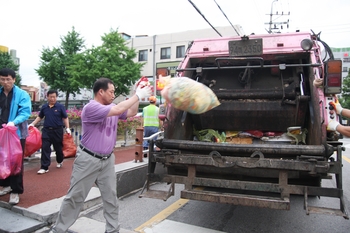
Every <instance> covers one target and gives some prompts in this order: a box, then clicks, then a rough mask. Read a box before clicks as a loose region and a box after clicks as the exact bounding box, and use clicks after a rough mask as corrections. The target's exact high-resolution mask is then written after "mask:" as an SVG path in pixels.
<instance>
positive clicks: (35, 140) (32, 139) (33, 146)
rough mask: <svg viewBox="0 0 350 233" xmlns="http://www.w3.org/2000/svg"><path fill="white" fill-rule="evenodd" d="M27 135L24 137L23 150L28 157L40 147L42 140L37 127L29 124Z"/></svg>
mask: <svg viewBox="0 0 350 233" xmlns="http://www.w3.org/2000/svg"><path fill="white" fill-rule="evenodd" d="M28 133H29V135H28V137H27V138H26V146H25V150H24V156H25V157H28V156H31V155H32V154H34V153H35V152H36V151H38V150H39V149H40V148H41V145H42V140H41V133H40V131H39V129H38V128H36V127H33V126H30V127H29V128H28Z"/></svg>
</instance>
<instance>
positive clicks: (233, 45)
mask: <svg viewBox="0 0 350 233" xmlns="http://www.w3.org/2000/svg"><path fill="white" fill-rule="evenodd" d="M228 48H229V53H230V56H257V55H261V54H262V52H263V44H262V39H249V40H235V41H229V42H228Z"/></svg>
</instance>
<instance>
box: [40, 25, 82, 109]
mask: <svg viewBox="0 0 350 233" xmlns="http://www.w3.org/2000/svg"><path fill="white" fill-rule="evenodd" d="M84 43H85V41H84V40H83V39H82V38H81V37H80V34H79V33H77V32H76V31H75V29H74V27H73V28H72V31H71V32H68V34H67V35H66V36H65V37H63V38H62V37H61V44H60V46H59V47H57V48H56V47H53V48H52V49H50V48H43V50H42V54H41V57H40V67H39V69H36V70H35V71H36V72H37V73H38V75H39V76H40V79H42V80H44V82H46V83H47V84H48V85H49V86H50V87H51V88H52V89H56V90H58V91H63V92H65V93H66V103H65V106H66V108H67V107H68V98H69V94H70V93H73V95H74V94H75V93H79V89H80V87H81V84H80V83H78V82H71V77H70V74H69V73H68V71H67V70H68V67H69V66H71V65H73V64H74V58H75V56H77V54H78V52H79V51H81V50H82V49H83V48H84V47H85V46H84Z"/></svg>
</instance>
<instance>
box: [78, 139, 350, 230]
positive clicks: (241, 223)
mask: <svg viewBox="0 0 350 233" xmlns="http://www.w3.org/2000/svg"><path fill="white" fill-rule="evenodd" d="M342 141H343V143H344V147H345V148H346V151H345V152H343V165H344V166H343V185H344V199H345V204H346V206H347V207H346V208H347V210H348V213H349V210H350V185H349V184H350V139H349V138H345V139H343V140H342ZM324 184H325V185H327V186H328V185H330V186H333V185H334V180H327V181H325V183H324ZM155 186H156V187H154V189H163V190H164V189H166V185H165V184H157V185H155ZM182 187H183V186H182V185H177V186H176V188H175V196H173V197H171V198H169V199H168V200H167V201H162V200H157V199H148V198H139V197H138V196H139V194H140V191H138V192H135V193H134V194H132V195H130V196H128V197H125V198H123V199H121V200H120V201H119V204H120V211H119V212H120V223H121V225H122V228H124V229H129V230H135V231H136V232H144V231H142V229H144V228H147V226H152V225H156V224H159V222H161V221H162V220H164V219H167V220H171V221H175V222H181V223H186V224H189V225H192V226H193V225H194V226H200V227H203V228H207V229H213V230H217V231H220V232H228V233H236V232H242V233H243V232H244V233H245V232H249V233H251V232H268V233H277V232H278V233H291V232H298V233H309V232H318V233H323V232H327V233H328V232H336V233H348V232H349V231H350V230H349V228H350V220H346V219H344V218H342V217H337V216H330V215H320V214H317V215H316V214H311V215H306V213H305V210H304V208H303V206H304V198H303V197H302V196H291V209H290V210H289V211H284V210H271V209H263V208H254V207H246V206H234V205H228V204H217V203H209V202H201V201H193V200H183V199H180V198H179V196H180V195H179V194H180V190H181V189H182ZM308 202H309V205H315V206H326V207H332V206H333V207H334V205H336V206H339V200H338V199H332V198H326V197H321V199H318V198H317V197H311V198H310V197H309V199H308ZM85 214H87V215H88V216H89V217H92V218H94V219H96V220H100V221H104V218H103V213H102V207H99V208H96V209H95V210H93V211H91V212H89V213H85ZM147 232H148V231H147ZM150 232H151V231H150ZM174 232H177V231H174ZM191 232H192V231H191ZM184 233H187V232H184Z"/></svg>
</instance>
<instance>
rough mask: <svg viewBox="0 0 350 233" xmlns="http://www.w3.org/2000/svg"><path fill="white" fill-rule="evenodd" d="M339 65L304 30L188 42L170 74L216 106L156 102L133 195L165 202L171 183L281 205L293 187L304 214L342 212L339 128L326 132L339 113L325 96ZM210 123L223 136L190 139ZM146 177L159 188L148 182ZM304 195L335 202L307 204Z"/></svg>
mask: <svg viewBox="0 0 350 233" xmlns="http://www.w3.org/2000/svg"><path fill="white" fill-rule="evenodd" d="M341 73H342V61H341V60H335V59H334V56H333V54H332V51H331V49H330V48H329V46H328V45H327V44H326V43H325V42H323V41H321V40H320V38H319V36H318V35H315V34H313V33H308V32H295V33H285V34H284V33H280V34H266V35H249V36H243V37H240V36H236V37H221V38H212V39H198V40H194V41H192V42H191V43H190V45H189V47H188V49H187V52H186V55H185V58H184V59H183V60H182V61H181V63H180V64H179V66H178V68H177V73H176V77H174V78H177V77H189V78H191V79H193V80H195V81H197V82H200V83H203V84H204V85H207V86H208V87H209V88H210V89H211V90H212V91H213V92H214V93H215V95H216V96H217V98H218V100H219V101H220V105H219V106H218V107H215V108H214V109H212V110H210V111H207V112H205V113H202V114H190V113H188V112H184V111H181V110H178V109H175V108H174V107H173V106H172V105H171V104H170V103H166V104H165V106H164V108H163V112H161V114H160V115H162V118H163V119H164V124H163V126H164V137H162V138H160V139H157V140H155V141H151V144H150V149H149V164H148V174H147V181H146V183H145V185H144V188H143V190H142V193H141V195H140V197H153V198H160V199H163V200H166V199H167V198H168V197H170V196H171V195H173V194H174V187H175V186H174V184H176V183H180V184H184V190H182V191H181V197H182V198H186V199H191V200H200V201H209V202H218V203H229V204H234V205H244V206H254V207H262V208H271V209H282V210H289V209H290V204H291V203H290V197H291V195H303V196H304V198H305V201H304V208H305V210H306V213H307V214H310V213H324V214H331V215H337V216H342V217H344V218H346V219H349V217H348V214H347V211H346V206H345V204H344V198H343V187H342V186H343V184H342V151H343V149H344V148H343V147H342V143H341V142H339V141H338V140H339V137H340V135H339V133H337V132H329V131H327V124H328V122H329V121H330V120H337V121H339V117H338V116H337V114H336V113H335V111H334V109H333V108H332V106H331V105H330V104H329V103H330V102H331V101H336V95H337V94H340V93H341V85H342V77H341ZM212 131H214V132H217V133H218V135H225V139H224V141H222V140H216V138H215V135H214V134H213V135H210V134H209V140H208V137H204V138H207V139H206V140H201V139H200V138H199V137H198V135H199V134H203V132H208V133H209V132H212ZM154 148H156V149H154ZM157 166H161V167H163V168H164V169H163V170H162V171H163V172H159V173H157V172H156V171H157V169H156V167H157ZM323 179H335V184H336V185H335V187H322V182H321V181H322V180H323ZM154 182H167V183H168V184H169V189H168V190H165V191H161V190H158V191H157V190H152V189H151V185H152V183H154ZM310 196H319V197H321V198H322V197H331V198H336V200H339V205H337V206H334V208H333V207H332V208H329V207H323V206H310V205H309V204H308V197H310Z"/></svg>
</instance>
